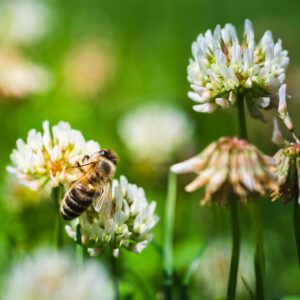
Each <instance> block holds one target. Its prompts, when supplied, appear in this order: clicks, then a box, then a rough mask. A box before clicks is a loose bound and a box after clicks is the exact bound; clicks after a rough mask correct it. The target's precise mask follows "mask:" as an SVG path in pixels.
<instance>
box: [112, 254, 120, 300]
mask: <svg viewBox="0 0 300 300" xmlns="http://www.w3.org/2000/svg"><path fill="white" fill-rule="evenodd" d="M111 272H112V275H113V284H114V289H115V300H119V299H120V293H119V278H118V261H117V258H116V257H114V255H113V253H111Z"/></svg>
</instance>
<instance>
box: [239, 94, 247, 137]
mask: <svg viewBox="0 0 300 300" xmlns="http://www.w3.org/2000/svg"><path fill="white" fill-rule="evenodd" d="M237 108H238V118H239V137H240V138H242V139H248V133H247V125H246V115H245V100H244V96H243V95H239V96H238V99H237Z"/></svg>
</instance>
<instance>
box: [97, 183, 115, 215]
mask: <svg viewBox="0 0 300 300" xmlns="http://www.w3.org/2000/svg"><path fill="white" fill-rule="evenodd" d="M93 207H94V209H95V211H96V212H98V213H99V212H100V211H102V212H103V213H104V214H108V215H109V214H110V213H111V211H112V191H111V182H108V183H106V184H104V185H103V186H102V187H101V191H100V194H99V193H98V195H97V196H96V197H95V198H94V200H93Z"/></svg>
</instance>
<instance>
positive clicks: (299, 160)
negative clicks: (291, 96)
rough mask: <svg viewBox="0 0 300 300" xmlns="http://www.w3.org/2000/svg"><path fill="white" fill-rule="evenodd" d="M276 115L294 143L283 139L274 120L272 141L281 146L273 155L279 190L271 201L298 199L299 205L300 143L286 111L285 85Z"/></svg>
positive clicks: (281, 89)
mask: <svg viewBox="0 0 300 300" xmlns="http://www.w3.org/2000/svg"><path fill="white" fill-rule="evenodd" d="M278 115H279V118H280V119H281V120H282V122H283V124H284V125H285V126H286V128H287V129H288V130H289V131H290V132H291V134H292V136H293V138H294V142H289V141H287V140H286V139H285V138H284V137H283V135H282V133H281V131H280V128H279V125H278V123H277V119H276V118H275V119H274V131H273V136H272V141H273V142H274V143H275V144H276V145H278V146H281V148H280V149H279V150H278V151H277V153H276V154H275V155H274V158H275V159H276V162H277V164H276V166H275V167H274V172H275V174H276V175H277V177H278V185H279V188H278V189H277V190H274V191H273V192H272V194H271V197H272V199H273V200H277V199H279V198H282V199H283V200H284V202H288V201H293V200H294V199H298V203H299V204H300V194H299V191H300V189H299V188H300V181H299V178H300V141H299V138H298V137H297V136H296V134H295V130H294V124H293V121H292V119H291V117H290V114H289V112H288V109H287V103H286V86H285V85H283V86H282V87H281V88H280V90H279V106H278Z"/></svg>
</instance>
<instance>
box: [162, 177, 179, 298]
mask: <svg viewBox="0 0 300 300" xmlns="http://www.w3.org/2000/svg"><path fill="white" fill-rule="evenodd" d="M176 189H177V183H176V175H175V174H173V173H172V172H171V171H170V172H169V182H168V196H167V201H166V206H165V241H164V257H163V259H164V277H165V278H164V290H165V299H166V300H171V299H172V286H173V235H174V218H175V206H176Z"/></svg>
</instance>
